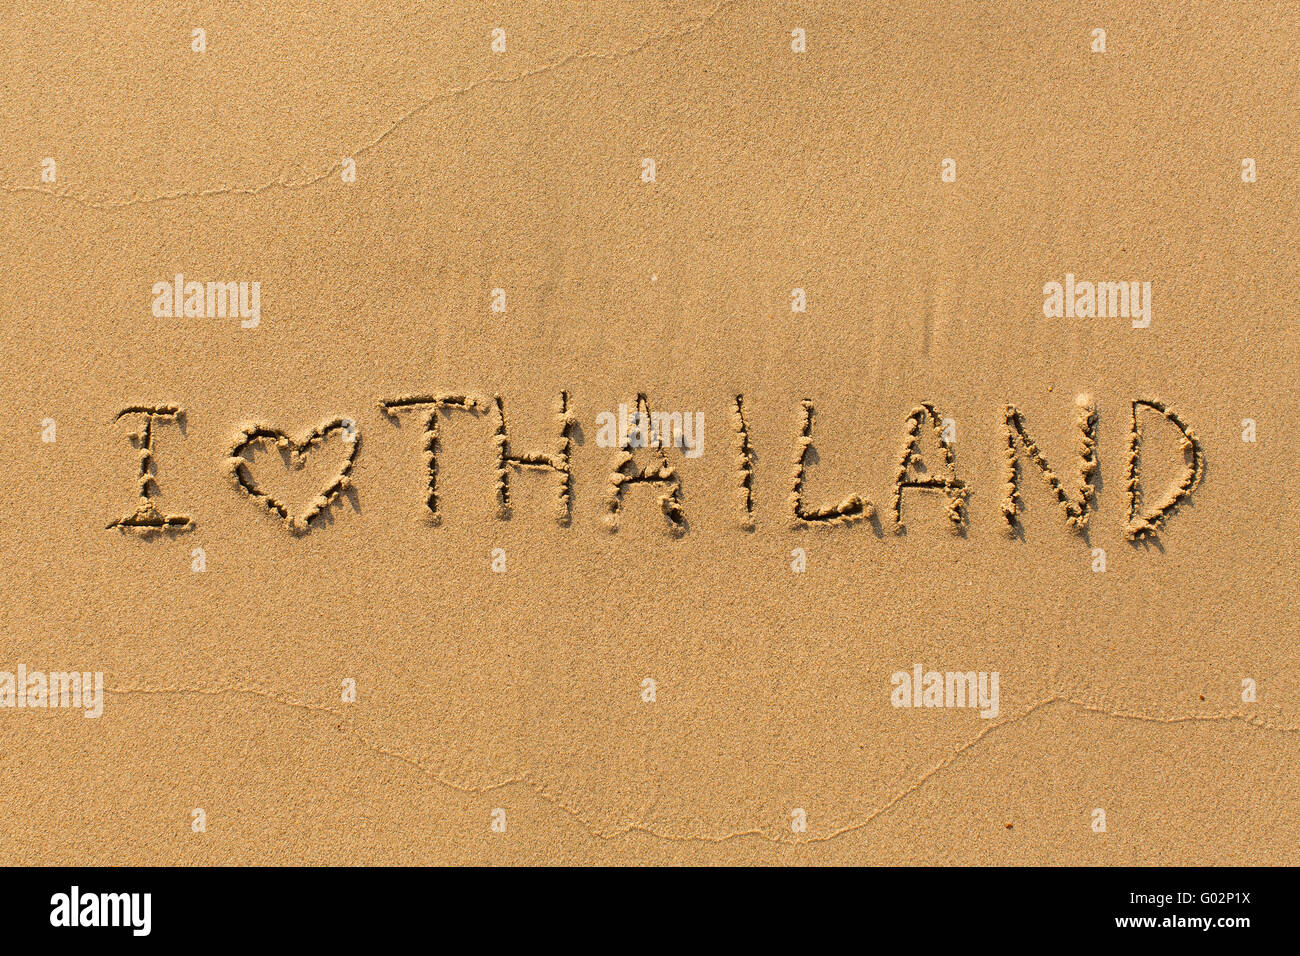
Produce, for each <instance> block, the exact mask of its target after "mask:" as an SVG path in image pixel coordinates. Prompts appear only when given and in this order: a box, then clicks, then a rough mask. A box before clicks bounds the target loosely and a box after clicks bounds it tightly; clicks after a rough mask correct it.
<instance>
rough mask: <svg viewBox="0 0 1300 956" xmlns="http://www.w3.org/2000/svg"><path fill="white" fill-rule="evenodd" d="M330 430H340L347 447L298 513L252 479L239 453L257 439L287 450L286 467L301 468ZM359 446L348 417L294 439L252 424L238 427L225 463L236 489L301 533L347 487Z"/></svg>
mask: <svg viewBox="0 0 1300 956" xmlns="http://www.w3.org/2000/svg"><path fill="white" fill-rule="evenodd" d="M334 432H342V433H343V441H344V444H345V445H346V446H347V449H348V454H347V458H346V459H345V460H344V462H343V467H342V468H341V469H339V472H338V474H337V475H336V476H335V477H334V478H333V479H332V480H331V481H330V483H329V484H328V485H327V486H326V487H325V489H324V490H323V491H321V492H320V494H318V495H317V496H316V497H315V498H314V499H313V500H312V503H311V505H310V507H308V509H307V510H306V512H304V513H303V514H301V515H295V514H293V512H291V511H290V510H289V508H288V507H287V506H286V505H285V504H284V502H282V501H280V500H278V499H277V498H275V497H274V496H273V495H271V494H270V493H268V492H266V491H263V490H262V488H261V487H260V486H259V485H258V483H257V482H256V481H255V480H254V479H253V474H252V472H251V471H250V470H249V467H248V466H249V460H248V459H247V458H244V457H243V452H244V451H245V450H246V449H248V448H249V447H250V446H252V445H255V444H257V443H259V442H272V443H274V445H275V447H277V448H279V449H282V450H287V451H288V453H289V464H290V467H292V468H302V467H303V466H304V465H305V464H306V459H307V453H308V452H310V451H311V450H312V449H313V448H314V447H316V446H317V445H319V444H320V443H321V442H323V441H324V440H325V439H326V438H327V437H328V436H329V435H331V434H333V433H334ZM360 446H361V435H360V433H359V432H358V431H357V426H356V422H354V421H353V420H352V419H350V418H336V419H334V420H333V421H330V422H326V423H325V424H324V425H321V426H320V427H319V428H317V429H316V430H315V431H313V432H310V433H309V434H307V435H305V436H304V437H303V438H302V439H301V440H298V441H295V440H294V439H293V438H290V437H289V436H288V435H286V434H285V433H284V432H282V431H280V429H278V428H272V427H271V426H270V425H262V424H256V423H255V424H250V425H245V426H244V427H243V428H242V429H240V433H239V441H237V442H236V443H235V447H234V448H232V449H231V451H230V458H229V459H228V462H229V465H230V471H231V474H232V475H234V478H235V481H236V482H237V483H238V484H239V487H240V488H243V489H244V491H246V492H247V493H248V495H249V497H251V498H253V499H255V500H257V501H260V502H261V503H262V504H264V505H266V508H267V510H268V511H274V512H275V513H276V514H278V515H279V516H280V517H281V518H283V519H284V523H285V526H286V527H287V528H288V529H289V531H290V532H292V533H293V534H303V533H304V532H306V531H307V529H308V527H309V526H310V525H311V522H312V521H313V520H314V519H315V518H318V517H319V516H320V515H321V514H323V513H324V512H325V510H326V509H327V508H329V506H330V505H331V504H333V502H334V500H335V499H336V498H338V497H339V495H341V494H343V492H344V491H346V490H347V489H348V488H350V487H351V485H352V479H351V474H352V463H353V462H354V461H355V460H356V457H357V449H358V448H359V447H360Z"/></svg>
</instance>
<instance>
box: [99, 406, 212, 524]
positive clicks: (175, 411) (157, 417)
mask: <svg viewBox="0 0 1300 956" xmlns="http://www.w3.org/2000/svg"><path fill="white" fill-rule="evenodd" d="M128 415H139V416H141V418H142V421H141V424H140V430H139V431H137V432H133V433H132V434H130V435H129V436H128V437H129V438H130V439H131V442H132V444H134V445H135V447H136V448H137V449H139V452H140V474H139V476H138V481H139V484H140V501H139V503H138V504H137V505H136V509H135V511H134V512H133V513H131V514H129V515H126V516H125V517H123V518H118V519H117V520H116V521H113V522H110V523H109V525H108V527H109V528H118V529H121V530H126V531H137V532H139V533H141V534H144V535H150V534H156V533H157V532H159V531H186V530H189V529H190V528H193V527H194V522H193V520H191V518H190V516H189V515H183V514H164V513H163V512H161V511H159V510H158V508H157V506H156V505H154V503H153V500H152V495H153V493H154V492H156V491H157V490H158V482H157V480H156V479H155V478H154V473H155V471H156V470H157V469H156V468H155V466H154V460H153V430H154V425H155V424H157V423H158V422H161V421H167V420H169V419H170V420H172V421H175V422H176V423H177V424H179V425H181V427H182V429H183V428H184V419H185V411H184V409H182V408H181V407H180V406H179V405H132V406H130V407H128V408H124V409H122V411H120V412H118V413H117V416H116V417H115V418H114V419H113V420H114V421H115V422H120V421H121V420H122V419H123V418H126V417H127V416H128Z"/></svg>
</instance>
